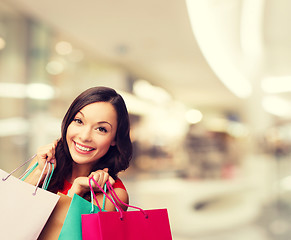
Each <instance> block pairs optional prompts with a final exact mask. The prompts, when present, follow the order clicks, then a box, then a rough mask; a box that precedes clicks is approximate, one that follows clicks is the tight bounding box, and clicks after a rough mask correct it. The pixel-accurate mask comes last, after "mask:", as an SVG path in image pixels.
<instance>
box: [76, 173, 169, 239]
mask: <svg viewBox="0 0 291 240" xmlns="http://www.w3.org/2000/svg"><path fill="white" fill-rule="evenodd" d="M91 179H92V180H93V181H94V183H95V184H96V186H98V187H99V188H100V189H101V187H100V186H99V185H98V184H97V183H96V182H95V180H94V179H93V178H91ZM89 183H90V187H91V182H89ZM106 184H107V187H108V189H109V192H110V193H111V196H112V198H113V200H112V199H111V198H110V197H109V196H108V195H107V193H105V192H104V191H103V190H102V189H101V191H102V192H103V193H104V194H105V195H106V197H107V198H108V199H109V200H110V201H111V202H112V203H113V204H114V205H115V207H116V208H117V209H118V211H117V212H101V211H100V212H98V213H94V214H83V215H82V234H83V236H82V237H83V238H82V239H83V240H97V239H98V240H113V239H114V240H171V239H172V235H171V229H170V223H169V217H168V212H167V209H153V210H143V209H141V208H138V207H135V206H131V205H128V204H126V203H124V202H122V201H121V200H120V199H119V198H118V197H117V195H116V193H115V192H114V190H113V188H112V186H111V185H110V183H109V182H107V183H106ZM94 197H95V196H94ZM118 201H119V202H121V203H122V204H124V205H126V206H128V207H131V208H135V209H138V210H137V211H123V210H122V209H121V208H120V206H119V205H118V204H116V202H118ZM97 205H98V202H97ZM98 207H99V208H100V206H98Z"/></svg>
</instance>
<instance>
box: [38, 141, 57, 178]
mask: <svg viewBox="0 0 291 240" xmlns="http://www.w3.org/2000/svg"><path fill="white" fill-rule="evenodd" d="M57 144H58V141H57V140H56V141H54V142H53V143H50V144H48V145H45V146H42V147H40V148H39V149H38V150H37V154H36V155H37V161H38V168H39V170H40V171H42V170H43V168H44V166H45V163H46V162H48V163H52V164H54V167H55V168H56V163H57V162H56V158H55V152H56V147H57ZM46 174H48V172H47V170H45V172H44V175H46Z"/></svg>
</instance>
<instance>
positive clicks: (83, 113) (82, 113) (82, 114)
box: [77, 111, 85, 117]
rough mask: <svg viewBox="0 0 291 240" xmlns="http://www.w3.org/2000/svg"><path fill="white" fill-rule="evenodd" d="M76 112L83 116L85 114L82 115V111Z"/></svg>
mask: <svg viewBox="0 0 291 240" xmlns="http://www.w3.org/2000/svg"><path fill="white" fill-rule="evenodd" d="M78 113H80V114H82V116H83V117H85V116H84V113H82V112H81V111H79V112H77V114H78Z"/></svg>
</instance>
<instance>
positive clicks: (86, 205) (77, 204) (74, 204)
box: [58, 185, 106, 240]
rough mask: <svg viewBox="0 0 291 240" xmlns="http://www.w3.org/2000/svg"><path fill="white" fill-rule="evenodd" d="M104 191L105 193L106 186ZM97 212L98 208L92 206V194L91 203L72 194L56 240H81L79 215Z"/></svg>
mask: <svg viewBox="0 0 291 240" xmlns="http://www.w3.org/2000/svg"><path fill="white" fill-rule="evenodd" d="M104 191H106V185H105V186H104ZM105 199H106V196H105V195H104V198H103V206H102V209H101V211H102V212H104V211H105V210H104V208H105ZM97 212H99V208H98V207H97V206H95V205H94V204H93V197H92V193H91V202H89V201H87V200H85V199H84V198H82V197H80V196H79V195H77V194H74V196H73V199H72V201H71V204H70V207H69V210H68V213H67V216H66V219H65V221H64V224H63V227H62V230H61V233H60V235H59V238H58V240H82V223H81V215H82V214H90V213H97Z"/></svg>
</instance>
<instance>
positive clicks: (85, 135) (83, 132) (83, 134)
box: [79, 127, 91, 142]
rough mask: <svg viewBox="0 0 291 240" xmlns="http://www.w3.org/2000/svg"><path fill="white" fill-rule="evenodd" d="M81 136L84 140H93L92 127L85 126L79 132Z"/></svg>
mask: <svg viewBox="0 0 291 240" xmlns="http://www.w3.org/2000/svg"><path fill="white" fill-rule="evenodd" d="M79 137H80V139H81V140H82V141H84V142H89V141H91V129H90V128H89V127H83V128H82V130H81V131H80V133H79Z"/></svg>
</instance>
